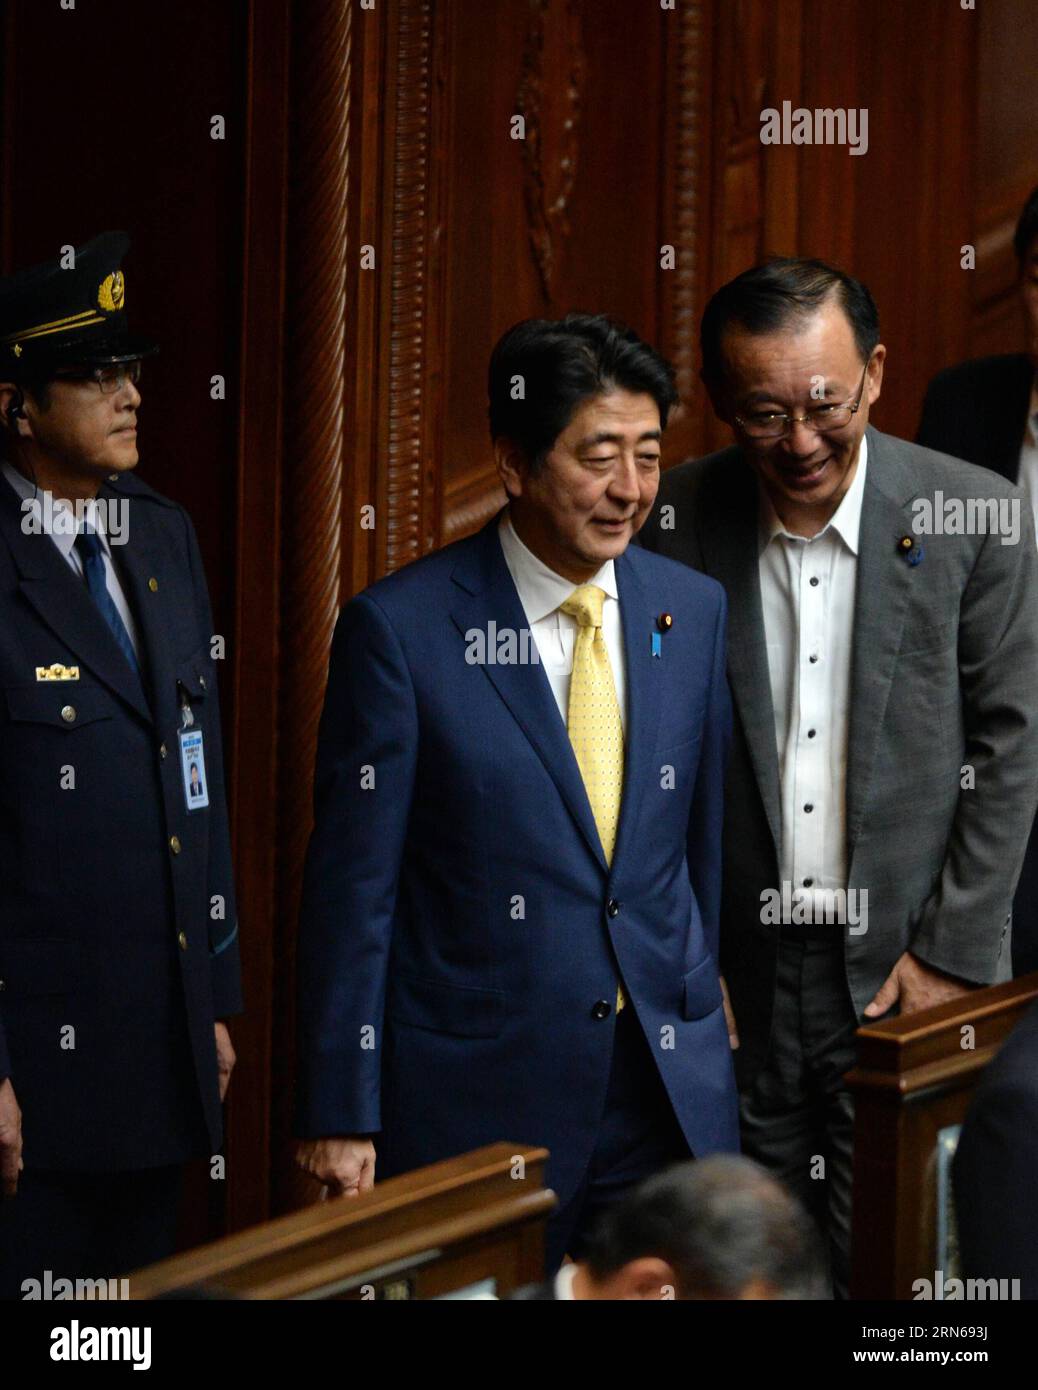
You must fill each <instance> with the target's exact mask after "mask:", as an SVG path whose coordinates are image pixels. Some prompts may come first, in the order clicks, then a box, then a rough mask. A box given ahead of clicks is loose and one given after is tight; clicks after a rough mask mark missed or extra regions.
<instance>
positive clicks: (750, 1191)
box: [572, 1155, 823, 1299]
mask: <svg viewBox="0 0 1038 1390" xmlns="http://www.w3.org/2000/svg"><path fill="white" fill-rule="evenodd" d="M572 1288H573V1296H574V1298H577V1299H653V1298H655V1299H665V1298H672V1299H799V1298H808V1299H810V1298H819V1297H822V1296H823V1276H822V1264H821V1257H820V1250H819V1246H818V1237H817V1235H816V1232H815V1228H814V1223H813V1222H812V1221H811V1220H810V1218H809V1217H808V1215H807V1213H806V1212H805V1211H804V1209H803V1208H802V1206H801V1205H800V1203H799V1202H798V1201H797V1200H796V1199H795V1198H794V1197H793V1196H792V1195H791V1194H790V1193H789V1192H788V1191H787V1190H786V1188H785V1187H783V1185H782V1184H781V1183H780V1182H778V1181H777V1180H776V1179H775V1178H773V1177H771V1176H770V1175H769V1174H768V1173H766V1172H765V1171H764V1169H763V1168H760V1167H759V1166H758V1165H757V1164H756V1163H752V1162H751V1161H750V1160H749V1159H747V1158H740V1157H738V1156H736V1155H714V1156H713V1157H710V1158H705V1159H701V1160H698V1161H696V1162H691V1163H681V1164H677V1165H675V1166H674V1167H672V1168H668V1169H666V1170H665V1171H664V1172H662V1173H659V1174H657V1175H656V1176H655V1177H652V1178H649V1179H648V1180H647V1181H646V1182H644V1183H642V1184H641V1185H640V1186H639V1187H637V1188H636V1189H635V1190H634V1191H633V1192H631V1193H630V1194H629V1195H628V1196H626V1197H625V1198H623V1199H622V1200H621V1201H619V1202H617V1203H616V1204H615V1205H614V1206H612V1207H610V1208H608V1209H607V1210H606V1211H605V1212H604V1213H603V1214H602V1218H601V1220H600V1221H599V1223H598V1225H597V1227H596V1228H595V1231H594V1233H593V1235H592V1237H591V1239H590V1242H589V1245H588V1248H587V1250H586V1252H585V1253H584V1255H583V1257H582V1258H581V1259H580V1260H579V1261H578V1267H577V1269H576V1271H575V1274H574V1278H573V1286H572Z"/></svg>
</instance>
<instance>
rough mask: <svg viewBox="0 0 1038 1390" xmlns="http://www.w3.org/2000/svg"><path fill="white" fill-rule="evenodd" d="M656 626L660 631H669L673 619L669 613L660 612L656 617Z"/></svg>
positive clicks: (672, 624)
mask: <svg viewBox="0 0 1038 1390" xmlns="http://www.w3.org/2000/svg"><path fill="white" fill-rule="evenodd" d="M656 626H657V627H658V628H659V630H660V631H661V632H669V631H670V629H671V628H672V627H673V626H674V619H673V618H672V617H671V616H670V614H669V613H661V614H660V616H659V617H658V618H657V619H656Z"/></svg>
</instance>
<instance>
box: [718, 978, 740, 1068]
mask: <svg viewBox="0 0 1038 1390" xmlns="http://www.w3.org/2000/svg"><path fill="white" fill-rule="evenodd" d="M721 994H722V996H723V998H724V1017H725V1022H726V1023H727V1024H728V1042H729V1045H730V1046H731V1049H732V1051H733V1052H734V1051H735V1049H736V1048H737V1047H738V1046H739V1030H738V1028H736V1026H735V1014H734V1013H733V1012H732V1001H731V1000H730V999H729V998H728V986H727V985H726V984H725V982H724V976H723V975H722V976H721Z"/></svg>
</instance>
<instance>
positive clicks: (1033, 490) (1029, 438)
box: [1016, 380, 1038, 531]
mask: <svg viewBox="0 0 1038 1390" xmlns="http://www.w3.org/2000/svg"><path fill="white" fill-rule="evenodd" d="M1016 480H1017V482H1018V483H1019V484H1020V486H1021V487H1022V488H1023V489H1024V491H1025V492H1026V493H1027V495H1028V497H1029V498H1030V499H1031V511H1032V512H1033V513H1034V524H1035V530H1036V531H1038V380H1036V381H1035V383H1034V385H1032V387H1031V403H1030V405H1029V406H1028V407H1027V421H1026V423H1025V425H1024V439H1023V443H1022V444H1021V446H1020V468H1019V471H1018V472H1017V475H1016Z"/></svg>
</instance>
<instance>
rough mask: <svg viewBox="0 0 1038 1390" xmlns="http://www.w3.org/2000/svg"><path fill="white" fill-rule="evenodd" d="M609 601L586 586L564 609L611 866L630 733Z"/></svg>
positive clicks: (572, 711)
mask: <svg viewBox="0 0 1038 1390" xmlns="http://www.w3.org/2000/svg"><path fill="white" fill-rule="evenodd" d="M604 600H605V591H604V590H603V589H599V588H598V587H597V585H595V584H582V585H581V586H580V588H579V589H575V590H574V591H573V593H572V594H571V595H570V596H569V598H568V599H567V600H566V601H565V603H563V604H561V605H560V607H561V609H562V611H563V613H569V614H571V615H572V616H573V617H574V618H576V620H577V622H578V623H579V624H580V627H579V629H578V631H577V640H576V642H575V643H574V647H573V675H572V676H571V678H570V685H569V714H568V717H567V719H566V728H567V729H568V731H569V741H570V743H571V744H572V745H573V752H574V753H575V754H576V758H577V766H578V767H579V768H580V775H581V776H582V777H583V779H584V786H585V788H586V790H587V796H588V800H589V801H590V802H591V814H592V815H593V816H594V818H595V825H596V826H597V827H598V835H599V839H600V840H601V841H602V848H603V849H604V850H605V857H606V863H607V864H611V863H612V861H613V849H614V846H615V845H616V829H617V826H618V824H619V822H620V802H621V800H622V798H623V787H624V730H623V723H622V721H621V719H620V705H619V702H618V701H617V698H616V686H615V685H614V684H613V668H612V667H611V666H610V664H609V651H608V649H607V647H606V644H605V638H604V637H603V636H602V603H603V601H604ZM623 1006H624V995H623V990H622V989H620V988H619V987H617V991H616V1009H617V1013H619V1011H620V1010H621V1009H622V1008H623Z"/></svg>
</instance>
